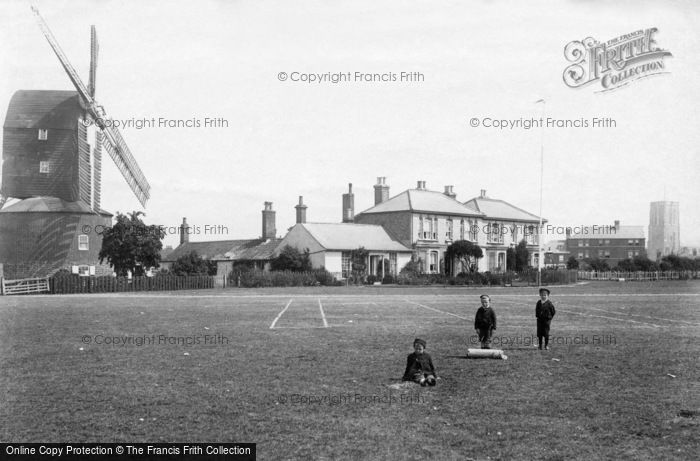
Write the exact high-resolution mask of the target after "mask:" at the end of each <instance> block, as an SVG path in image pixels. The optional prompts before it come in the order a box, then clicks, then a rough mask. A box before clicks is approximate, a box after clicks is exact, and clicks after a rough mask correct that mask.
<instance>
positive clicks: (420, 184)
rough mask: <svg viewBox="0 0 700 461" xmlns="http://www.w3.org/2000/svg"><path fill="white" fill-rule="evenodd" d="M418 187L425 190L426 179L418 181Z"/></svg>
mask: <svg viewBox="0 0 700 461" xmlns="http://www.w3.org/2000/svg"><path fill="white" fill-rule="evenodd" d="M416 189H418V190H425V181H418V186H416Z"/></svg>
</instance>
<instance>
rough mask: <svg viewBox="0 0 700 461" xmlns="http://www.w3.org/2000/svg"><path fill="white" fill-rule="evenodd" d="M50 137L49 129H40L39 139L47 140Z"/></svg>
mask: <svg viewBox="0 0 700 461" xmlns="http://www.w3.org/2000/svg"><path fill="white" fill-rule="evenodd" d="M47 139H49V130H41V129H40V130H39V141H46V140H47Z"/></svg>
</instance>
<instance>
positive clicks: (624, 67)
mask: <svg viewBox="0 0 700 461" xmlns="http://www.w3.org/2000/svg"><path fill="white" fill-rule="evenodd" d="M656 32H657V29H656V28H655V27H653V28H650V29H644V30H637V31H635V32H632V33H629V34H625V35H621V36H619V37H616V38H613V39H610V40H608V41H607V42H599V41H598V40H596V39H594V38H592V37H588V38H586V39H584V40H581V41H579V40H575V41H573V42H570V43H569V44H568V45H566V47H564V56H565V57H566V59H567V61H569V62H571V63H572V64H570V65H569V66H568V67H567V68H566V69H564V75H563V78H564V83H566V85H568V86H569V87H571V88H581V87H583V86H586V85H588V84H591V83H593V82H600V86H601V87H602V88H601V89H600V90H599V91H610V90H615V89H618V88H620V87H622V86H624V85H627V84H629V83H631V82H633V81H635V80H639V79H641V78H645V77H649V76H652V75H657V74H663V73H667V72H668V71H667V70H666V63H665V62H664V59H665V58H667V57H671V56H673V55H672V54H671V53H670V52H669V51H666V50H664V49H661V48H659V47H658V46H657V44H656V40H655V38H654V34H655V33H656Z"/></svg>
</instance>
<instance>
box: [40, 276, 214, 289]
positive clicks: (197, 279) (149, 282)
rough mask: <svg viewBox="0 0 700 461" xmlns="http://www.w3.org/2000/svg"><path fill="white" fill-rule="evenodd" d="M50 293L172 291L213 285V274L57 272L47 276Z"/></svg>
mask: <svg viewBox="0 0 700 461" xmlns="http://www.w3.org/2000/svg"><path fill="white" fill-rule="evenodd" d="M50 285H51V287H50V290H51V293H55V294H68V293H119V292H129V291H174V290H197V289H206V288H214V277H212V276H209V275H187V276H175V275H165V276H161V275H159V276H156V277H132V278H130V279H129V278H126V277H112V276H104V277H94V276H91V277H79V276H77V275H57V276H55V277H52V278H51V279H50Z"/></svg>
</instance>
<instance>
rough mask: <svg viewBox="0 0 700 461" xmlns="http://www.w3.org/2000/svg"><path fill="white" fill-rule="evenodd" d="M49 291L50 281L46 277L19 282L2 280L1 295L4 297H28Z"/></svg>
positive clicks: (0, 279)
mask: <svg viewBox="0 0 700 461" xmlns="http://www.w3.org/2000/svg"><path fill="white" fill-rule="evenodd" d="M47 291H49V279H48V278H45V277H44V278H33V279H19V280H5V279H4V278H0V294H2V295H26V294H31V293H45V292H47Z"/></svg>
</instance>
